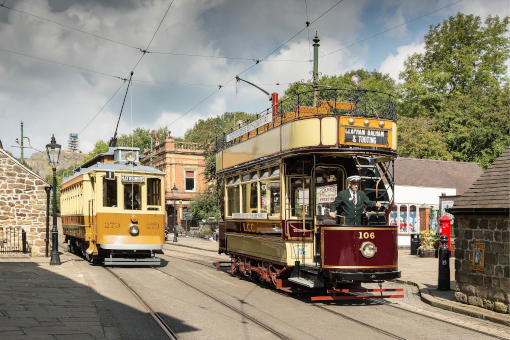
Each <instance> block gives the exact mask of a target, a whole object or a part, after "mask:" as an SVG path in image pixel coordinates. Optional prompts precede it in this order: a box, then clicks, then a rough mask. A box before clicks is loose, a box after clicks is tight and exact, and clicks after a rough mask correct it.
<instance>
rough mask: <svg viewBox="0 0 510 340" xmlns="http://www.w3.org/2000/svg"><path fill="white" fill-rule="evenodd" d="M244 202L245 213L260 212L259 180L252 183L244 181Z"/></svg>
mask: <svg viewBox="0 0 510 340" xmlns="http://www.w3.org/2000/svg"><path fill="white" fill-rule="evenodd" d="M242 187H243V196H244V199H243V202H244V209H243V212H245V213H256V212H258V208H257V197H258V195H257V182H252V183H243V184H242Z"/></svg>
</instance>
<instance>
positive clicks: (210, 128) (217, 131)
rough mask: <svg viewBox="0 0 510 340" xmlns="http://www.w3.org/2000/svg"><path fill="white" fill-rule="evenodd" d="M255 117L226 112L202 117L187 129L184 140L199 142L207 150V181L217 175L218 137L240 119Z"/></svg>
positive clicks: (248, 119)
mask: <svg viewBox="0 0 510 340" xmlns="http://www.w3.org/2000/svg"><path fill="white" fill-rule="evenodd" d="M255 118H256V115H255V114H250V113H245V112H225V113H224V114H222V115H221V116H217V117H213V118H208V119H205V120H203V119H200V120H199V121H198V122H196V123H195V125H194V126H193V128H191V129H189V130H188V131H186V133H185V134H184V141H185V142H192V143H198V144H199V145H200V147H201V148H202V149H203V150H204V151H205V159H206V166H205V178H206V179H207V181H212V180H213V179H214V178H215V177H216V157H215V156H216V150H215V149H216V137H218V136H220V135H221V134H223V133H225V132H226V131H228V130H229V129H231V128H232V127H234V125H236V124H237V123H238V122H239V121H244V122H246V121H252V120H253V119H255Z"/></svg>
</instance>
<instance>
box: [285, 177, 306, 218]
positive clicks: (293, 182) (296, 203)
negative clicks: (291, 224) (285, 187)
mask: <svg viewBox="0 0 510 340" xmlns="http://www.w3.org/2000/svg"><path fill="white" fill-rule="evenodd" d="M303 180H304V181H303ZM289 191H290V192H289V197H290V215H291V216H294V217H303V215H302V210H303V207H304V209H305V216H306V217H310V209H309V205H310V179H309V178H304V179H303V178H302V177H294V178H291V179H290V185H289Z"/></svg>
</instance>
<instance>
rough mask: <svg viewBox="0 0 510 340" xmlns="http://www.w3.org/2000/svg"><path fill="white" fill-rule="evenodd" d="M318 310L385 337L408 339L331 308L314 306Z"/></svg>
mask: <svg viewBox="0 0 510 340" xmlns="http://www.w3.org/2000/svg"><path fill="white" fill-rule="evenodd" d="M314 306H315V307H316V308H319V309H321V310H324V311H326V312H328V313H331V314H335V315H338V316H340V317H342V318H344V319H346V320H349V321H352V322H354V323H357V324H360V325H362V326H365V327H368V328H370V329H373V330H374V331H376V332H378V333H381V334H384V335H387V336H389V337H391V338H393V339H400V340H406V338H402V337H401V336H398V335H396V334H393V333H390V332H388V331H386V330H384V329H382V328H379V327H376V326H372V325H371V324H368V323H366V322H363V321H360V320H357V319H354V318H351V317H350V316H347V315H345V314H343V313H340V312H337V311H334V310H331V309H329V308H326V307H323V306H318V305H314Z"/></svg>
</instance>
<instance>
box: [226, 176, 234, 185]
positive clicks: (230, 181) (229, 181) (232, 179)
mask: <svg viewBox="0 0 510 340" xmlns="http://www.w3.org/2000/svg"><path fill="white" fill-rule="evenodd" d="M231 184H234V178H233V177H232V178H229V179H228V180H227V185H231Z"/></svg>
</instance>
